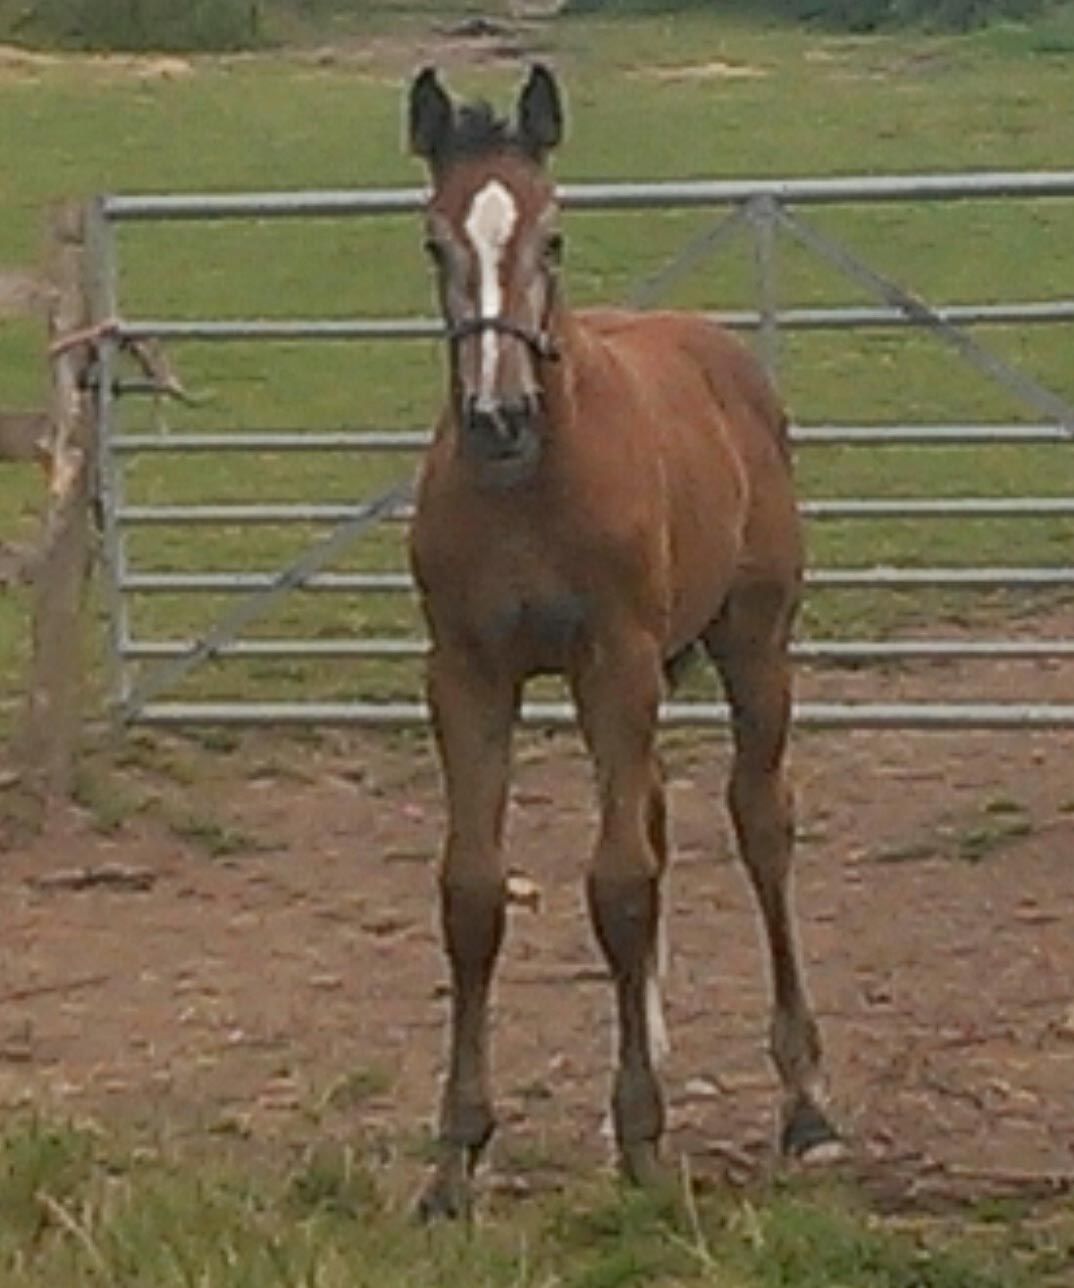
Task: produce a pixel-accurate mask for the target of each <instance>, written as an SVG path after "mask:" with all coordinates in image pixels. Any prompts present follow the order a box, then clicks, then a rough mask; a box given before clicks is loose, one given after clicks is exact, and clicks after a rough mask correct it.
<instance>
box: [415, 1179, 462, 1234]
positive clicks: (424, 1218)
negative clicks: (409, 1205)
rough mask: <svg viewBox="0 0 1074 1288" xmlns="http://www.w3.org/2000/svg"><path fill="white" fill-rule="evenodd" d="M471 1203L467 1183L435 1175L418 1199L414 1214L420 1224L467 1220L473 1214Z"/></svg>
mask: <svg viewBox="0 0 1074 1288" xmlns="http://www.w3.org/2000/svg"><path fill="white" fill-rule="evenodd" d="M473 1205H474V1200H473V1194H472V1192H471V1190H470V1186H469V1185H467V1184H461V1183H456V1182H451V1181H447V1180H445V1179H444V1178H443V1177H440V1176H437V1177H434V1178H433V1180H432V1181H431V1182H430V1183H429V1185H428V1186H427V1187H426V1189H425V1191H424V1193H423V1194H422V1196H421V1198H420V1199H418V1203H417V1207H416V1208H415V1209H414V1215H415V1217H416V1218H417V1219H418V1221H420V1222H421V1223H422V1225H430V1224H432V1222H434V1221H462V1220H465V1221H468V1220H469V1219H470V1217H471V1216H472V1214H473Z"/></svg>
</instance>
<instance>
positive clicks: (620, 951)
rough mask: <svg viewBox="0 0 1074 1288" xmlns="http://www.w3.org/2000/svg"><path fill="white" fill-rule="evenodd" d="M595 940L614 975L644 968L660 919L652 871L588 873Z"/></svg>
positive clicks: (631, 972)
mask: <svg viewBox="0 0 1074 1288" xmlns="http://www.w3.org/2000/svg"><path fill="white" fill-rule="evenodd" d="M586 892H587V894H588V897H589V909H590V914H591V916H592V920H593V928H594V929H595V931H596V934H597V939H598V940H599V942H600V946H601V948H602V949H603V951H604V955H605V956H606V957H607V959H608V962H609V964H610V965H611V968H612V973H613V974H614V975H615V976H616V978H623V977H625V976H630V975H634V974H635V973H636V972H639V971H643V970H647V969H648V967H649V964H650V961H651V955H652V951H653V947H654V944H655V942H656V935H657V928H658V926H659V920H660V894H659V878H658V876H657V874H656V873H655V872H644V871H643V872H638V873H632V874H630V875H623V874H619V873H616V874H611V873H602V872H600V871H596V872H593V873H591V874H590V876H589V878H588V881H587V883H586Z"/></svg>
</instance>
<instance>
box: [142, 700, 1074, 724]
mask: <svg viewBox="0 0 1074 1288" xmlns="http://www.w3.org/2000/svg"><path fill="white" fill-rule="evenodd" d="M522 719H523V722H524V723H526V724H533V725H573V724H574V723H575V715H574V708H573V707H572V706H571V705H570V704H568V703H565V702H563V703H559V702H546V703H538V702H533V703H526V704H524V705H523V708H522ZM661 719H662V721H663V723H664V724H666V725H674V726H680V727H681V726H707V725H726V724H727V723H728V710H727V706H726V705H725V704H724V703H718V702H677V703H676V702H669V703H667V704H666V705H665V706H664V707H662V708H661ZM794 720H795V723H796V724H797V725H798V726H800V727H802V728H815V729H825V728H828V729H936V730H942V729H959V730H969V729H977V730H989V729H1027V728H1028V729H1069V728H1074V706H1070V705H1061V704H1058V703H1056V704H1048V703H1032V702H1009V703H984V702H982V703H970V702H967V703H890V704H889V703H824V702H803V703H800V704H799V705H798V706H796V707H795V709H794ZM131 723H134V724H148V725H177V724H215V725H220V724H226V725H258V724H319V725H373V726H377V725H379V726H391V727H398V726H403V725H425V724H427V723H428V710H427V708H426V707H425V705H424V703H421V702H384V703H376V702H349V703H348V702H264V703H255V702H157V703H149V704H147V705H146V706H145V707H143V708H142V710H141V711H140V712H139V714H138V715H137V717H136V718H135V719H133V720H132V721H131Z"/></svg>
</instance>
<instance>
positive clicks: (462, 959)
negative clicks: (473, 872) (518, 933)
mask: <svg viewBox="0 0 1074 1288" xmlns="http://www.w3.org/2000/svg"><path fill="white" fill-rule="evenodd" d="M440 908H441V916H442V919H443V925H444V938H445V941H446V944H447V950H448V955H449V956H450V958H451V962H452V965H453V966H454V967H455V970H456V971H457V972H459V973H460V974H463V975H469V974H478V975H484V974H487V973H488V971H489V970H491V967H492V963H493V961H494V960H495V957H496V954H497V953H498V952H499V949H500V943H501V942H502V940H503V931H504V921H505V916H506V909H507V887H506V885H505V883H504V879H503V877H502V876H501V875H499V874H498V873H497V874H492V873H490V874H488V875H482V876H468V877H459V876H456V875H453V874H449V873H445V874H444V875H443V876H442V877H441V879H440Z"/></svg>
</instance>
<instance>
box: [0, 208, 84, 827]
mask: <svg viewBox="0 0 1074 1288" xmlns="http://www.w3.org/2000/svg"><path fill="white" fill-rule="evenodd" d="M49 223H50V228H49V239H50V251H49V261H50V262H49V278H50V283H51V288H52V290H51V296H50V307H49V319H48V328H49V342H50V376H51V405H50V410H49V424H48V428H47V433H46V435H45V446H44V455H45V464H46V467H47V469H48V497H47V501H46V505H45V512H44V515H43V518H42V525H41V526H42V530H41V538H40V544H39V546H38V550H37V555H36V558H35V561H34V564H33V588H34V589H33V610H32V613H33V619H32V654H31V658H30V665H29V674H28V677H27V684H26V695H25V700H24V704H23V709H22V712H21V716H20V720H19V724H18V728H17V730H16V734H15V740H14V747H13V750H14V755H15V772H16V773H17V775H18V778H19V782H18V785H17V790H18V791H19V795H20V796H21V797H22V798H23V800H24V802H25V807H24V808H23V809H20V811H19V813H20V815H22V816H23V817H22V819H21V820H20V821H22V822H23V823H25V824H29V825H30V826H33V827H37V826H40V824H41V822H42V821H43V820H44V817H45V812H46V810H47V808H48V805H49V803H50V802H51V801H54V800H56V799H58V798H63V797H66V796H68V795H70V793H71V789H72V786H73V780H74V762H75V753H76V749H77V745H78V735H79V724H80V707H81V696H82V681H83V667H82V649H83V639H82V634H83V628H82V627H83V624H82V606H83V601H84V597H85V588H86V580H87V574H88V571H89V565H90V557H91V535H90V523H89V499H90V479H91V466H92V448H93V425H92V402H93V400H92V397H91V395H90V394H89V393H88V392H87V390H86V389H85V388H84V387H83V385H84V374H85V371H86V366H87V363H88V361H89V358H90V356H91V355H90V353H89V350H88V347H87V345H86V344H79V345H75V346H70V347H59V348H57V349H55V350H53V349H52V346H53V345H55V344H56V341H57V339H59V338H60V337H63V336H69V335H71V334H72V333H75V332H78V331H81V330H82V329H84V328H86V327H87V326H88V325H89V322H90V317H89V307H88V303H87V297H86V290H85V279H86V266H85V262H84V251H85V213H84V210H83V208H82V206H81V205H75V204H68V205H64V206H62V207H59V208H58V209H57V210H56V211H55V212H54V213H53V214H52V215H51V218H50V220H49Z"/></svg>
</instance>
